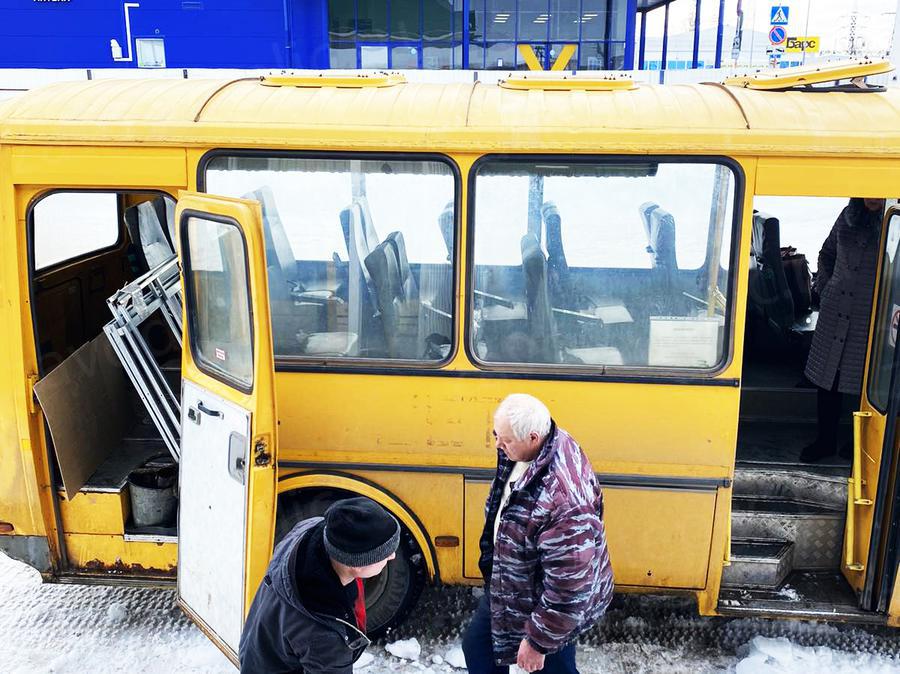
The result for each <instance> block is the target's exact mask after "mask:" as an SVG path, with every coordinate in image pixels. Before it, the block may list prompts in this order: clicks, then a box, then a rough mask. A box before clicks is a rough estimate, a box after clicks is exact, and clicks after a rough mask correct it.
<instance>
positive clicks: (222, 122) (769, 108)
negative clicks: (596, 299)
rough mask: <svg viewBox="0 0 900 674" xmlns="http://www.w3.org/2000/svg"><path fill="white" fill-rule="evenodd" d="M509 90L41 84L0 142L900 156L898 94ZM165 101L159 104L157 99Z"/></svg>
mask: <svg viewBox="0 0 900 674" xmlns="http://www.w3.org/2000/svg"><path fill="white" fill-rule="evenodd" d="M540 93H541V92H535V91H512V90H509V89H503V88H500V87H498V86H496V85H489V84H483V83H478V84H477V85H475V84H472V83H454V84H428V83H415V84H413V83H410V84H406V85H403V86H396V87H384V88H354V89H342V88H337V87H317V88H306V87H293V86H281V87H271V86H263V85H262V84H261V83H260V82H259V80H257V79H256V78H249V79H244V80H238V81H231V82H229V81H224V80H219V81H201V80H167V81H152V80H146V81H142V82H135V81H115V80H107V81H102V82H96V81H95V82H83V83H65V84H58V85H52V86H50V87H46V88H42V89H39V90H36V91H33V92H28V93H26V94H24V95H22V96H19V97H17V98H16V99H15V100H14V101H11V102H10V103H8V104H6V105H5V106H3V108H2V111H0V115H2V117H0V120H2V123H0V141H8V142H15V143H22V144H31V145H34V144H41V143H45V142H47V141H55V142H59V143H65V144H67V145H72V146H75V145H85V144H90V143H93V144H102V145H121V144H141V145H144V146H146V145H149V144H159V145H162V144H165V145H177V146H185V147H199V146H206V147H210V146H227V147H234V146H246V147H270V148H286V147H296V148H307V149H309V148H324V149H337V148H345V149H361V148H370V149H379V148H380V149H392V150H412V149H427V150H432V151H434V150H437V151H461V150H471V151H489V150H498V151H502V150H506V151H514V150H522V151H560V152H568V151H574V152H589V151H592V150H604V151H610V152H614V151H618V152H647V151H650V152H678V153H689V154H694V153H703V152H706V153H725V154H730V153H748V152H749V153H754V154H760V155H772V156H778V155H781V156H783V155H784V154H785V153H791V152H804V153H807V152H808V153H812V154H819V155H836V154H839V153H842V152H853V153H871V154H873V155H893V156H896V155H898V154H900V142H898V141H900V125H898V124H897V120H898V117H900V90H888V91H886V92H884V93H867V94H865V95H859V94H849V93H828V94H809V93H805V92H797V91H790V92H767V91H752V90H750V89H744V88H740V87H727V88H726V87H724V86H721V85H717V86H709V85H702V84H697V85H667V86H664V87H661V86H650V85H648V86H641V87H638V88H637V89H635V90H633V91H618V92H615V95H609V94H610V92H590V91H569V92H561V91H553V92H543V94H544V95H540ZM161 100H165V101H166V105H160V104H159V101H161Z"/></svg>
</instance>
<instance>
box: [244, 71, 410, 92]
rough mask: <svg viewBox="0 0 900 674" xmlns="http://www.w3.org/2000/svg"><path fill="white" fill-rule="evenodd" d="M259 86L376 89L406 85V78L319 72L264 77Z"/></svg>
mask: <svg viewBox="0 0 900 674" xmlns="http://www.w3.org/2000/svg"><path fill="white" fill-rule="evenodd" d="M260 84H262V85H263V86H264V87H299V88H323V87H337V88H340V89H368V88H375V89H378V88H383V87H393V86H397V85H398V84H406V77H405V76H403V75H402V74H400V73H387V72H358V71H349V72H341V71H334V70H320V71H312V72H305V73H303V72H301V73H297V74H295V73H288V72H284V73H281V74H277V75H276V74H272V75H264V76H262V77H261V78H260Z"/></svg>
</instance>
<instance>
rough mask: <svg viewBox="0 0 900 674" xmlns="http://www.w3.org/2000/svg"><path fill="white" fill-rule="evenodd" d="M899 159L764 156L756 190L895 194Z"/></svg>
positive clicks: (767, 192) (782, 193)
mask: <svg viewBox="0 0 900 674" xmlns="http://www.w3.org/2000/svg"><path fill="white" fill-rule="evenodd" d="M898 185H900V162H898V161H897V160H890V159H866V158H862V157H859V158H854V157H842V158H838V157H835V158H812V157H803V158H801V157H778V158H776V157H763V158H761V159H760V160H759V163H758V165H757V171H756V188H755V191H754V193H755V194H760V195H773V196H775V195H777V196H809V197H835V196H845V197H885V196H891V195H896V194H897V192H898V189H900V188H898V187H897V186H898Z"/></svg>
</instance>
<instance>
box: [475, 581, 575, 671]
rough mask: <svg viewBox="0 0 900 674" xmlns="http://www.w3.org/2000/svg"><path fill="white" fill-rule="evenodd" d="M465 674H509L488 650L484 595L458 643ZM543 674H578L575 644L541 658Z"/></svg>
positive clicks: (488, 615) (487, 612) (487, 602)
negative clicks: (466, 670)
mask: <svg viewBox="0 0 900 674" xmlns="http://www.w3.org/2000/svg"><path fill="white" fill-rule="evenodd" d="M462 649H463V654H464V655H465V656H466V667H467V668H468V670H469V674H509V667H507V666H506V665H502V666H501V665H498V664H497V662H496V660H495V659H494V649H493V647H492V646H491V604H490V598H489V596H488V593H487V592H485V593H484V596H483V597H482V598H481V600H480V601H479V602H478V608H476V609H475V613H474V614H473V615H472V622H470V623H469V626H468V627H467V628H466V633H465V634H464V635H463V642H462ZM539 671H541V672H543V673H544V674H578V669H576V667H575V644H569V645H568V646H566V647H565V648H563V649H562V650H560V651H557V652H556V653H550V654H548V655H547V656H546V657H545V658H544V668H543V669H541V670H539Z"/></svg>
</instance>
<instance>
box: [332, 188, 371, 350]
mask: <svg viewBox="0 0 900 674" xmlns="http://www.w3.org/2000/svg"><path fill="white" fill-rule="evenodd" d="M341 228H342V229H345V231H346V234H345V236H346V240H347V242H348V245H347V253H348V255H349V263H348V274H349V278H348V292H347V307H348V324H349V330H350V332H352V333H354V334H356V335H358V336H359V341H360V348H361V349H364V350H368V349H370V348H371V347H372V345H371V344H369V339H370V338H371V337H374V336H376V334H377V333H378V332H379V331H378V330H377V329H376V326H375V324H376V323H377V322H378V319H377V311H378V293H377V291H376V289H375V285H374V283H373V281H372V277H371V274H370V273H369V269H368V267H367V266H366V264H365V260H366V258H367V257H368V256H369V255H370V254H371V253H372V251H373V250H374V249H375V247H376V246H378V243H379V242H378V234H377V233H376V232H375V227H374V224H373V223H372V214H371V212H370V210H369V205H368V200H367V199H366V198H365V197H364V196H359V197H355V198H354V199H353V202H352V203H351V204H350V205H349V206H348V207H347V208H345V209H344V210H343V211H342V212H341Z"/></svg>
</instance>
